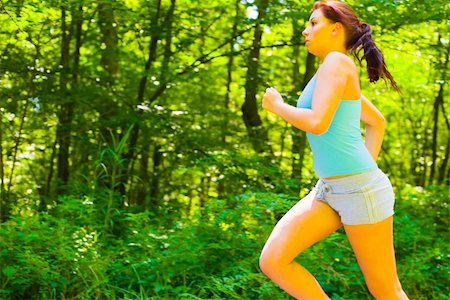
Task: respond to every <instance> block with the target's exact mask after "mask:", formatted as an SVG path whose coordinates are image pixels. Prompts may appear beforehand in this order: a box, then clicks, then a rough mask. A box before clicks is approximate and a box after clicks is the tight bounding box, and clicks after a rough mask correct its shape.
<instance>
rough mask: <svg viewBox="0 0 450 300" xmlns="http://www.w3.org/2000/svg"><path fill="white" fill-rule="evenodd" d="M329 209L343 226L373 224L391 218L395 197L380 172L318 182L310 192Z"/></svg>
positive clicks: (387, 179) (378, 170) (384, 176)
mask: <svg viewBox="0 0 450 300" xmlns="http://www.w3.org/2000/svg"><path fill="white" fill-rule="evenodd" d="M311 193H312V194H313V196H314V197H315V199H317V200H320V201H324V202H326V203H327V204H328V205H330V206H331V207H332V208H333V209H334V210H335V211H336V212H337V213H338V214H339V216H340V217H341V221H342V224H345V225H358V224H374V223H377V222H380V221H382V220H384V219H386V218H388V217H390V216H392V215H393V214H394V202H395V196H394V192H393V189H392V185H391V182H390V181H389V178H388V177H387V176H386V174H384V173H383V172H382V171H381V170H380V169H377V170H374V171H369V172H365V173H361V174H357V175H352V176H348V177H344V178H338V179H320V180H319V181H318V182H317V184H316V186H315V187H314V189H313V190H312V191H311Z"/></svg>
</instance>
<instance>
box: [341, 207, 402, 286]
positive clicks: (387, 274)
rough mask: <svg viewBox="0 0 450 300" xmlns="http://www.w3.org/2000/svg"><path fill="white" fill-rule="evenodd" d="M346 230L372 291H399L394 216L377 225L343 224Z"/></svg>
mask: <svg viewBox="0 0 450 300" xmlns="http://www.w3.org/2000/svg"><path fill="white" fill-rule="evenodd" d="M344 228H345V232H346V233H347V237H348V239H349V241H350V244H351V245H352V248H353V251H354V252H355V255H356V259H357V261H358V264H359V266H360V268H361V271H362V272H363V274H364V278H365V280H366V283H367V286H368V287H369V289H370V290H373V289H379V288H382V289H384V288H385V289H390V290H392V288H398V287H399V286H400V282H399V280H398V277H397V269H396V263H395V253H394V242H393V217H392V216H391V217H389V218H387V219H385V220H383V221H381V222H378V223H375V224H363V225H344Z"/></svg>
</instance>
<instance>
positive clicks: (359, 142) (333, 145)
mask: <svg viewBox="0 0 450 300" xmlns="http://www.w3.org/2000/svg"><path fill="white" fill-rule="evenodd" d="M315 86H316V75H314V77H313V78H311V80H310V81H309V82H308V84H307V85H306V87H305V89H304V90H303V92H302V94H301V95H300V97H299V98H298V101H297V107H300V108H306V109H311V107H312V98H313V94H314V88H315ZM360 117H361V100H341V102H340V103H339V106H338V108H337V110H336V113H335V115H334V117H333V120H332V121H331V124H330V128H329V129H328V131H326V132H325V133H323V134H320V135H316V134H312V133H309V132H307V137H308V141H309V145H310V147H311V150H312V153H313V165H314V170H315V172H316V174H317V176H319V177H320V178H326V177H331V176H339V175H350V174H358V173H363V172H367V171H372V170H375V169H377V168H378V166H377V164H376V162H375V161H374V160H373V158H372V156H371V155H370V153H369V151H368V150H367V148H366V146H365V145H364V141H363V139H362V136H361V129H360Z"/></svg>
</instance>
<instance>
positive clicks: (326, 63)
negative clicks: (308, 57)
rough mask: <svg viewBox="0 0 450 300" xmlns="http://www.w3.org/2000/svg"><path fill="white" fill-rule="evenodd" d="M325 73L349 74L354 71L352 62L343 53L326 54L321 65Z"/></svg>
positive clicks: (354, 66) (354, 67)
mask: <svg viewBox="0 0 450 300" xmlns="http://www.w3.org/2000/svg"><path fill="white" fill-rule="evenodd" d="M321 68H322V69H325V70H326V71H327V72H332V73H340V74H349V73H351V72H354V71H356V65H355V63H354V61H353V60H352V59H351V58H350V57H348V56H347V55H345V54H344V53H341V52H337V51H333V52H330V53H328V55H327V56H326V57H325V58H324V60H323V63H322V65H321Z"/></svg>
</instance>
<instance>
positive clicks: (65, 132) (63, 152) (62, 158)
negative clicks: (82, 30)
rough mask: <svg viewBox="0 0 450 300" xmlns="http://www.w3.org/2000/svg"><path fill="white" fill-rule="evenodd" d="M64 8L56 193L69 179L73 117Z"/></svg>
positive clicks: (68, 36) (63, 11)
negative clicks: (69, 88) (69, 89)
mask: <svg viewBox="0 0 450 300" xmlns="http://www.w3.org/2000/svg"><path fill="white" fill-rule="evenodd" d="M66 14H67V11H66V8H65V7H64V6H62V7H61V35H62V36H61V66H62V69H61V73H60V78H59V90H60V95H61V97H62V100H61V103H62V104H61V105H60V107H59V112H58V121H59V122H58V127H57V129H56V141H57V144H58V145H59V148H58V155H57V171H56V177H57V188H56V192H57V194H58V195H60V194H62V193H63V192H64V191H65V188H66V185H67V182H68V180H69V147H70V135H71V123H72V117H73V102H72V99H70V98H71V96H70V95H69V92H68V87H67V85H68V83H69V58H70V53H69V51H70V39H71V35H72V30H73V28H72V27H70V28H67V23H66Z"/></svg>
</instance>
